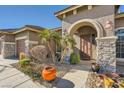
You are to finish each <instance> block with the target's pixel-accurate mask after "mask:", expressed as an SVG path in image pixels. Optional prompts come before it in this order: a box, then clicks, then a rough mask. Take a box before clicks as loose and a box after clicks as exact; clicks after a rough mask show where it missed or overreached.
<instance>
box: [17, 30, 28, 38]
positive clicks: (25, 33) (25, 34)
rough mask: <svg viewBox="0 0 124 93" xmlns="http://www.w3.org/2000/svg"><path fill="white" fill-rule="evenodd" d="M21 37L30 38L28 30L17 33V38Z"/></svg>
mask: <svg viewBox="0 0 124 93" xmlns="http://www.w3.org/2000/svg"><path fill="white" fill-rule="evenodd" d="M20 37H27V39H28V31H23V32H20V33H17V34H16V35H15V39H16V38H20Z"/></svg>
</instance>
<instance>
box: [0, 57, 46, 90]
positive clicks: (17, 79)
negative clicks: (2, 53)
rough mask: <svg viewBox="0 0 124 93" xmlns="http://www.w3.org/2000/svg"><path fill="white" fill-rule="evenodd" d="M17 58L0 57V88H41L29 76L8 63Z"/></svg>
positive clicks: (14, 61) (13, 61)
mask: <svg viewBox="0 0 124 93" xmlns="http://www.w3.org/2000/svg"><path fill="white" fill-rule="evenodd" d="M16 62H18V60H10V59H2V58H0V87H1V88H43V87H44V86H41V85H40V84H38V83H34V82H33V81H32V80H31V78H30V77H28V76H27V75H25V74H23V73H22V72H20V71H18V70H17V69H15V68H13V67H12V66H11V65H10V64H12V63H16Z"/></svg>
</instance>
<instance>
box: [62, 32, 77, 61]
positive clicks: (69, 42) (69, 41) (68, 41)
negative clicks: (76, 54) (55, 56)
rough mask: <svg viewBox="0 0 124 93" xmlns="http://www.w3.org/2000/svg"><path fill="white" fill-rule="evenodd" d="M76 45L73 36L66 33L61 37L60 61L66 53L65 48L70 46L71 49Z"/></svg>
mask: <svg viewBox="0 0 124 93" xmlns="http://www.w3.org/2000/svg"><path fill="white" fill-rule="evenodd" d="M75 45H76V42H75V39H74V38H73V36H71V35H69V34H67V35H65V36H64V37H63V38H62V48H63V49H62V53H61V60H60V62H63V60H64V56H65V54H66V52H67V51H66V50H67V48H68V47H70V48H71V49H74V47H75Z"/></svg>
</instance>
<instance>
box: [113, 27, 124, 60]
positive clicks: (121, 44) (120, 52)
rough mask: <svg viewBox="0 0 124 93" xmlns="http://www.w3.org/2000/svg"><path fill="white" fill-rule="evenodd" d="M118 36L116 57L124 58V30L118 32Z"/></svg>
mask: <svg viewBox="0 0 124 93" xmlns="http://www.w3.org/2000/svg"><path fill="white" fill-rule="evenodd" d="M115 34H116V36H118V40H117V42H116V57H117V58H124V29H120V30H118V31H116V33H115Z"/></svg>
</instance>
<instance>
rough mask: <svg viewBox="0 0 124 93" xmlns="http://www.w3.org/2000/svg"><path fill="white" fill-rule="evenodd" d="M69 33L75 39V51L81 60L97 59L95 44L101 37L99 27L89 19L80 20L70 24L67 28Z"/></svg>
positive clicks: (101, 33)
mask: <svg viewBox="0 0 124 93" xmlns="http://www.w3.org/2000/svg"><path fill="white" fill-rule="evenodd" d="M69 33H70V34H71V35H72V36H73V37H74V38H75V41H76V43H77V44H76V48H75V51H76V52H78V53H79V54H80V56H81V59H83V60H84V59H88V60H91V59H94V60H96V58H97V49H96V48H97V43H96V40H95V39H96V38H100V37H103V30H102V27H101V25H100V24H99V23H98V22H96V21H94V20H91V19H85V20H80V21H77V22H75V23H74V24H72V26H71V27H70V28H69Z"/></svg>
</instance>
